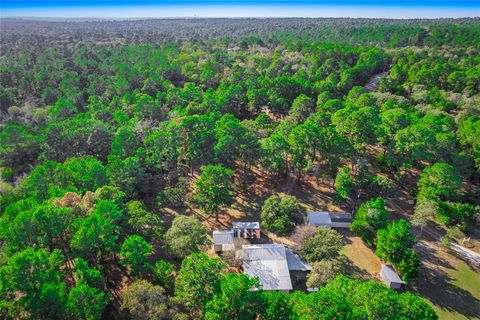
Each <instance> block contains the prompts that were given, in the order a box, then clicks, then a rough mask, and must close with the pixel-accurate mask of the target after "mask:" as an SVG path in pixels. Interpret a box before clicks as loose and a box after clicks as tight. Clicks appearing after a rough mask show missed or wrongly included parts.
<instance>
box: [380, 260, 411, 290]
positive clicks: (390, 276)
mask: <svg viewBox="0 0 480 320" xmlns="http://www.w3.org/2000/svg"><path fill="white" fill-rule="evenodd" d="M380 277H381V278H382V280H383V282H384V283H385V284H386V285H387V286H388V287H389V288H391V289H400V288H401V287H402V285H403V284H405V282H403V281H402V279H401V278H400V277H399V276H398V274H397V273H396V272H395V270H393V268H392V266H390V265H388V264H382V267H381V269H380Z"/></svg>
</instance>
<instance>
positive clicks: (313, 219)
mask: <svg viewBox="0 0 480 320" xmlns="http://www.w3.org/2000/svg"><path fill="white" fill-rule="evenodd" d="M307 223H308V224H313V225H314V226H316V227H326V228H331V227H332V218H330V214H329V213H328V212H308V213H307Z"/></svg>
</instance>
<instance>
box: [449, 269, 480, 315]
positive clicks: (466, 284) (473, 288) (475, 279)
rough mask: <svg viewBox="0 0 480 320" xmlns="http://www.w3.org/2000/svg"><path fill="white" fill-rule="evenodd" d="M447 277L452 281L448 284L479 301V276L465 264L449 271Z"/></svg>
mask: <svg viewBox="0 0 480 320" xmlns="http://www.w3.org/2000/svg"><path fill="white" fill-rule="evenodd" d="M448 275H449V276H450V277H451V278H452V279H453V280H452V281H451V282H450V283H451V284H452V285H454V286H456V287H459V288H461V289H463V290H467V291H468V292H470V294H471V295H472V296H474V297H475V298H476V299H478V300H480V274H478V273H477V272H475V271H474V270H472V269H471V268H470V267H469V266H468V265H467V264H466V263H464V262H461V263H460V264H459V265H457V267H456V268H455V269H452V270H450V271H449V272H448ZM479 312H480V311H479Z"/></svg>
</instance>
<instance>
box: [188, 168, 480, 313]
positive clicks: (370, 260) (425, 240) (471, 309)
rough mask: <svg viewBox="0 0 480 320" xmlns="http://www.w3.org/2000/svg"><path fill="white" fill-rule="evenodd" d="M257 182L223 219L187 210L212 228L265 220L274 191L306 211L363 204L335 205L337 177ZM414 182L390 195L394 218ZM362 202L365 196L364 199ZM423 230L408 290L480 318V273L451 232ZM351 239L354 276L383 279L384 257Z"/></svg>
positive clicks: (402, 213) (406, 207)
mask: <svg viewBox="0 0 480 320" xmlns="http://www.w3.org/2000/svg"><path fill="white" fill-rule="evenodd" d="M252 173H253V174H254V175H255V177H256V181H255V183H253V184H251V185H248V187H247V188H244V191H242V192H241V194H240V195H238V196H237V198H236V199H235V203H234V204H233V205H232V206H230V207H229V208H226V209H224V210H222V211H221V212H220V214H219V221H216V220H215V217H208V216H205V215H204V214H202V212H200V211H199V210H196V209H194V208H189V209H187V210H185V211H186V212H185V211H183V210H182V211H183V212H182V213H193V214H195V215H196V216H197V217H199V218H200V219H201V220H203V221H204V223H205V225H206V226H207V227H208V229H209V230H215V229H228V228H230V227H231V224H232V222H233V221H260V213H261V207H262V204H263V202H264V200H265V199H267V198H268V197H269V196H271V195H282V194H289V195H294V196H296V197H297V198H298V199H299V201H300V203H301V204H302V206H304V207H305V209H306V210H308V211H311V210H324V211H335V210H337V211H347V212H351V211H353V210H354V209H355V208H357V207H358V203H350V204H346V205H343V206H337V205H335V204H334V201H333V199H334V190H333V189H332V182H331V181H324V180H317V179H315V178H308V179H304V180H303V181H301V182H300V183H299V182H298V181H297V180H296V178H294V177H292V176H290V177H287V178H282V177H279V178H270V179H268V178H265V177H266V176H268V175H264V174H262V172H261V171H258V170H256V169H254V171H252ZM410 189H411V186H410V183H409V182H404V185H403V186H402V187H401V191H400V192H399V193H396V194H395V196H394V197H392V198H389V197H386V199H387V205H388V210H389V211H390V212H391V215H390V218H391V220H396V219H399V218H405V219H409V215H410V214H411V213H412V212H413V205H412V204H409V202H408V199H409V192H408V190H410ZM358 201H359V200H358ZM416 232H418V234H417V244H416V246H415V250H416V251H417V253H418V254H419V257H420V259H421V261H422V265H421V268H420V272H419V276H418V279H417V280H416V281H415V282H412V283H411V284H409V285H408V286H407V288H406V290H407V291H412V292H415V293H417V294H419V295H420V296H422V297H423V298H425V299H426V300H428V301H429V302H430V303H431V304H432V306H433V307H434V309H435V311H436V312H437V314H438V315H439V317H440V319H442V320H443V319H455V320H456V319H458V320H460V319H480V289H479V288H480V275H479V273H477V272H476V271H474V270H473V269H472V268H471V267H469V266H468V265H467V264H466V262H465V261H464V260H462V259H461V257H459V256H458V255H456V254H455V252H453V251H452V250H450V249H448V248H445V247H444V246H443V245H442V242H441V240H442V237H443V235H444V234H445V230H444V229H443V228H442V227H440V226H439V225H437V224H436V223H434V222H430V223H429V224H428V225H427V226H426V227H424V229H423V231H422V232H420V231H419V230H418V231H417V230H416ZM342 233H343V234H344V235H345V237H346V239H347V245H346V247H345V249H344V250H343V253H344V254H345V255H346V256H347V258H348V259H349V260H350V262H351V265H352V266H353V271H354V276H355V277H356V278H360V279H365V280H366V279H377V280H379V275H378V273H379V270H380V263H381V261H380V259H379V258H378V257H377V256H375V254H374V252H373V251H372V249H371V248H369V247H367V246H366V245H365V244H364V243H363V241H362V240H361V239H360V238H359V237H357V236H355V235H352V234H351V233H350V232H349V231H342ZM267 236H269V237H270V239H271V241H274V242H281V243H284V244H286V245H291V243H289V239H287V238H281V237H276V236H275V235H272V234H269V233H267Z"/></svg>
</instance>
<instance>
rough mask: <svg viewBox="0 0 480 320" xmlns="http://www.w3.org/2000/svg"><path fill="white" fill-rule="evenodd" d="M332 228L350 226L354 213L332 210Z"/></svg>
mask: <svg viewBox="0 0 480 320" xmlns="http://www.w3.org/2000/svg"><path fill="white" fill-rule="evenodd" d="M330 219H331V220H332V228H350V224H351V223H352V221H353V218H352V214H351V213H348V212H330Z"/></svg>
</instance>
